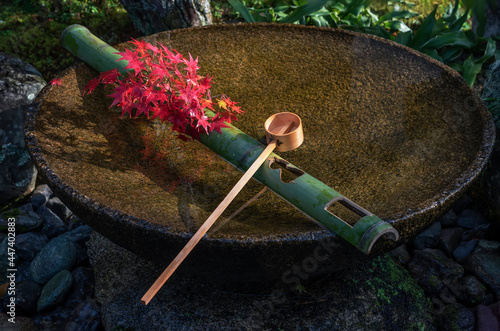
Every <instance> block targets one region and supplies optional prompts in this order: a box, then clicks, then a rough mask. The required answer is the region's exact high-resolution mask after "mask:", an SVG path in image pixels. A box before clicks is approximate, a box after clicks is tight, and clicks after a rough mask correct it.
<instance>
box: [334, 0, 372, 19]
mask: <svg viewBox="0 0 500 331" xmlns="http://www.w3.org/2000/svg"><path fill="white" fill-rule="evenodd" d="M365 2H366V0H353V1H351V3H350V4H349V5H348V6H347V7H346V8H345V10H344V13H343V14H344V15H341V16H340V17H341V18H344V17H345V16H348V15H349V14H352V15H354V16H358V15H359V13H361V10H362V9H363V7H365V6H366V4H365Z"/></svg>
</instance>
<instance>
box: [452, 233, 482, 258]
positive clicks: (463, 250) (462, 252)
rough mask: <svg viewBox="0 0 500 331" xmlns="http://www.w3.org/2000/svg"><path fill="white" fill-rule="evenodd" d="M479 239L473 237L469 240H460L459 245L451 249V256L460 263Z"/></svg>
mask: <svg viewBox="0 0 500 331" xmlns="http://www.w3.org/2000/svg"><path fill="white" fill-rule="evenodd" d="M478 242H479V240H477V239H473V240H469V241H462V242H461V243H460V245H458V247H457V248H456V249H455V250H454V251H453V257H454V258H455V260H456V261H457V262H458V263H460V262H463V261H464V260H465V259H466V258H468V257H469V255H470V254H471V253H472V251H474V249H475V248H476V246H477V244H478Z"/></svg>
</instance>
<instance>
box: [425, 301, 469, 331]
mask: <svg viewBox="0 0 500 331" xmlns="http://www.w3.org/2000/svg"><path fill="white" fill-rule="evenodd" d="M434 322H435V323H436V327H437V328H438V330H457V331H458V330H460V331H462V330H463V331H473V330H474V322H475V319H474V314H473V313H472V311H470V310H469V309H467V308H466V307H465V306H463V305H462V304H460V303H452V304H449V305H447V306H445V307H444V309H443V312H442V313H441V314H439V315H437V316H435V317H434Z"/></svg>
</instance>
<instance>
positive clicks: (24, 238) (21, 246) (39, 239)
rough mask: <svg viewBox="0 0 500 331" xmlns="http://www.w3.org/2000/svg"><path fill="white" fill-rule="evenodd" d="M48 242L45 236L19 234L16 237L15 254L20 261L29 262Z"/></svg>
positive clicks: (33, 233) (29, 233) (34, 233)
mask: <svg viewBox="0 0 500 331" xmlns="http://www.w3.org/2000/svg"><path fill="white" fill-rule="evenodd" d="M48 242H49V239H48V238H47V236H45V235H43V234H40V233H36V232H28V233H23V234H20V235H18V236H16V245H15V247H16V253H17V255H18V256H19V258H20V259H23V260H24V261H31V260H33V259H34V258H35V256H36V255H37V254H38V253H39V252H40V251H41V250H42V248H43V247H44V246H45V245H46V244H47V243H48Z"/></svg>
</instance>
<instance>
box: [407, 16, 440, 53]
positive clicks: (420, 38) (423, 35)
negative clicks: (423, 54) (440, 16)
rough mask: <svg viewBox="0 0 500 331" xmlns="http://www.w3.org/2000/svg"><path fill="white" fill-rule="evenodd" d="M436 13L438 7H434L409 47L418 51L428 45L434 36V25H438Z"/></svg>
mask: <svg viewBox="0 0 500 331" xmlns="http://www.w3.org/2000/svg"><path fill="white" fill-rule="evenodd" d="M436 11H437V6H435V7H434V10H433V11H432V13H430V14H429V15H428V16H427V17H426V18H425V20H424V22H423V23H422V25H421V26H420V28H419V29H418V30H417V32H416V33H415V36H414V37H413V39H412V40H411V41H410V43H409V44H408V46H410V47H411V48H414V49H416V50H420V48H421V46H422V45H423V44H424V43H426V42H427V41H428V40H429V39H431V38H432V37H434V36H433V34H432V31H433V29H434V25H435V24H436Z"/></svg>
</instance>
